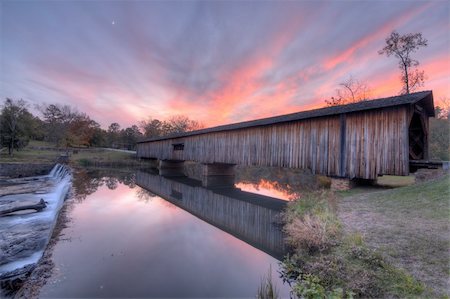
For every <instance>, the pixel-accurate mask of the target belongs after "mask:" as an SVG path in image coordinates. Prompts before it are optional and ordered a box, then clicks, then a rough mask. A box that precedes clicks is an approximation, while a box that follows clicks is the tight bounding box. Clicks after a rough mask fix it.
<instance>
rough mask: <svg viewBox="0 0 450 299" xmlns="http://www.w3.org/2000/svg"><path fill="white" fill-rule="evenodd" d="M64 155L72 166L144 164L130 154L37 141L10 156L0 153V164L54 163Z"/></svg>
mask: <svg viewBox="0 0 450 299" xmlns="http://www.w3.org/2000/svg"><path fill="white" fill-rule="evenodd" d="M66 153H68V154H69V163H70V164H71V165H72V166H93V167H137V166H140V165H142V164H143V163H145V162H143V161H139V160H138V159H137V158H136V155H135V154H133V153H130V152H121V151H114V150H108V149H97V148H82V149H73V148H68V149H66V148H56V147H55V146H54V145H53V144H51V143H46V142H39V141H31V142H30V143H29V144H28V145H27V146H26V147H25V148H23V149H21V150H20V151H15V152H14V153H13V155H12V156H10V155H8V153H7V152H6V151H2V152H0V162H16V163H55V162H57V161H58V159H59V158H60V156H61V155H65V154H66Z"/></svg>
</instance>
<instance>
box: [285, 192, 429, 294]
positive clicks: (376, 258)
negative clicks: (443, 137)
mask: <svg viewBox="0 0 450 299" xmlns="http://www.w3.org/2000/svg"><path fill="white" fill-rule="evenodd" d="M406 188H409V187H406ZM429 188H432V187H429ZM426 190H428V189H425V192H426ZM411 192H413V191H411ZM416 192H417V191H416ZM375 194H376V193H369V194H366V195H367V196H371V195H373V196H375ZM409 195H410V194H408V196H409ZM356 196H358V195H356ZM400 197H401V196H400ZM401 198H402V201H403V200H404V199H403V197H401ZM392 204H395V203H392ZM335 205H336V198H335V195H334V194H333V193H332V192H323V191H321V192H315V193H310V194H308V195H306V196H305V195H304V196H303V198H300V199H299V200H297V201H294V202H292V203H290V205H289V206H288V209H287V211H286V213H285V217H284V218H285V221H286V225H285V231H286V233H287V235H288V237H287V239H288V241H290V245H291V246H293V248H294V250H293V255H291V256H289V257H287V259H286V260H285V261H284V262H283V264H282V274H283V277H284V278H285V279H288V280H290V281H291V282H293V290H294V292H296V294H297V296H299V297H303V298H350V297H352V296H356V297H400V298H403V297H408V298H411V297H417V296H420V295H421V294H423V292H424V290H425V285H424V284H423V283H421V282H419V281H418V280H417V279H415V278H414V277H413V276H412V275H410V274H409V273H407V271H405V270H404V269H402V268H401V267H398V266H397V265H394V264H392V263H391V262H390V260H388V259H386V257H385V256H384V255H382V254H381V252H379V251H377V250H375V249H374V248H371V247H370V246H369V245H368V244H366V242H365V240H364V237H363V235H362V234H360V233H358V232H356V233H351V232H348V231H345V230H343V229H342V227H343V226H342V224H341V223H340V220H339V219H338V217H337V215H336V214H335V209H334V207H335ZM311 219H315V221H313V222H312V221H311ZM311 223H312V224H313V225H311ZM305 227H306V229H305ZM311 228H312V229H313V230H314V231H321V233H320V234H318V233H316V232H314V231H312V230H311ZM338 231H339V232H338ZM311 238H314V240H313V241H314V242H312V241H311ZM330 240H332V241H331V242H330ZM320 242H323V245H324V246H320V245H317V244H320ZM310 244H314V245H315V246H310Z"/></svg>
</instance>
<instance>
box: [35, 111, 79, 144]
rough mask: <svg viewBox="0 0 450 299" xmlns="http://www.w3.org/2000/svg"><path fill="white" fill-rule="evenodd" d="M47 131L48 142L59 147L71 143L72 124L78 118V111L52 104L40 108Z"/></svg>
mask: <svg viewBox="0 0 450 299" xmlns="http://www.w3.org/2000/svg"><path fill="white" fill-rule="evenodd" d="M39 109H40V110H41V112H42V114H43V116H44V122H45V124H46V129H47V140H48V141H51V142H55V143H56V145H58V146H67V145H69V143H70V139H71V136H70V132H69V129H70V124H71V123H72V121H73V119H74V118H75V116H76V111H74V109H73V108H72V107H70V106H68V105H58V104H50V105H43V106H41V107H39Z"/></svg>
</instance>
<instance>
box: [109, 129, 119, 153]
mask: <svg viewBox="0 0 450 299" xmlns="http://www.w3.org/2000/svg"><path fill="white" fill-rule="evenodd" d="M119 137H120V125H119V124H118V123H112V124H110V125H109V127H108V146H110V147H113V148H117V147H119Z"/></svg>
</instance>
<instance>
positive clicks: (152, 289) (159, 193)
mask: <svg viewBox="0 0 450 299" xmlns="http://www.w3.org/2000/svg"><path fill="white" fill-rule="evenodd" d="M113 173H114V174H113ZM240 184H241V185H239V183H238V186H240V189H238V188H233V189H215V190H212V189H205V188H203V187H201V185H200V184H199V182H197V181H195V180H191V179H187V178H183V179H176V178H174V179H169V178H164V177H161V176H158V175H155V174H154V173H148V172H127V171H87V170H83V171H78V172H76V173H75V174H74V178H73V195H72V197H71V199H69V200H68V202H67V205H68V210H67V212H66V214H67V216H68V218H69V221H68V223H67V224H66V226H67V227H65V228H63V229H62V231H61V234H60V237H59V241H58V242H57V243H56V245H55V246H54V247H53V248H52V250H53V252H52V261H53V264H54V269H53V271H52V274H51V276H50V277H49V278H48V279H47V283H46V284H45V286H44V287H43V288H42V289H41V292H40V297H42V298H49V297H53V298H56V297H57V298H61V297H78V298H80V297H83V298H85V297H165V298H168V297H171V298H175V297H177V298H181V297H184V298H188V297H190V298H194V297H195V298H218V297H221V298H255V296H256V292H257V289H258V287H259V286H260V284H261V279H262V277H263V276H264V275H266V274H267V273H268V271H269V269H272V277H273V281H274V283H275V285H276V286H277V289H278V290H279V294H280V296H281V297H282V298H286V297H289V288H288V286H287V285H283V283H282V281H281V279H280V278H279V274H278V272H277V271H278V269H279V259H281V258H282V256H283V254H284V251H285V248H284V245H283V242H282V240H283V235H282V233H281V231H280V224H279V215H278V214H279V211H280V209H282V207H283V206H284V202H283V201H281V200H277V199H273V198H271V197H267V196H263V195H257V194H254V193H249V192H245V191H243V190H245V189H246V188H247V189H252V187H251V186H247V185H246V184H245V183H240ZM257 189H258V188H257ZM250 191H252V190H250ZM266 193H267V190H266ZM269 195H270V194H269Z"/></svg>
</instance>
